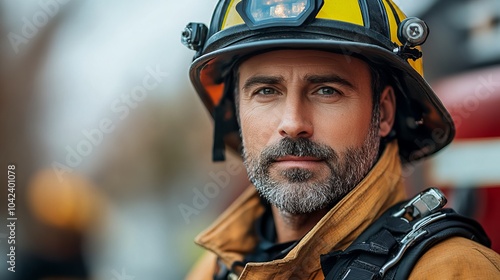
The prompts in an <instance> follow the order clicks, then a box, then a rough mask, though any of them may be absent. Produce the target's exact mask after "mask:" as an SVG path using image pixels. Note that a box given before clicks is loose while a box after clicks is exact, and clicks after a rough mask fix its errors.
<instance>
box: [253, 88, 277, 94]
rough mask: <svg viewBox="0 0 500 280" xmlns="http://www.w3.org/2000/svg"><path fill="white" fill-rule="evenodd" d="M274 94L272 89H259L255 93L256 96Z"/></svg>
mask: <svg viewBox="0 0 500 280" xmlns="http://www.w3.org/2000/svg"><path fill="white" fill-rule="evenodd" d="M275 93H276V90H275V89H273V88H261V89H259V90H258V91H257V94H261V95H271V94H275Z"/></svg>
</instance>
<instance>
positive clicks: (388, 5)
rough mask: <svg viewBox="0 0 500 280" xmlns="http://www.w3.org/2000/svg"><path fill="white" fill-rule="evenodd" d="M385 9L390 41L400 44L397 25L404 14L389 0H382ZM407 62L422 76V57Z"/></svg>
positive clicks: (404, 16)
mask: <svg viewBox="0 0 500 280" xmlns="http://www.w3.org/2000/svg"><path fill="white" fill-rule="evenodd" d="M382 3H384V7H385V10H386V11H387V18H388V20H389V29H390V34H391V41H392V42H395V43H396V44H398V45H402V43H401V41H399V39H398V26H399V24H400V23H401V21H403V20H404V19H405V18H406V15H405V14H404V13H403V11H401V10H400V9H399V8H398V6H396V5H395V4H394V3H393V2H392V1H391V0H384V1H382ZM416 49H418V50H419V51H422V48H421V47H420V46H417V47H416ZM408 63H409V64H410V65H411V67H413V69H415V71H417V72H418V73H419V74H420V76H422V77H423V76H424V69H423V68H424V67H423V63H422V58H419V59H417V60H415V61H413V60H411V59H409V60H408Z"/></svg>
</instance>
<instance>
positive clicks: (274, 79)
mask: <svg viewBox="0 0 500 280" xmlns="http://www.w3.org/2000/svg"><path fill="white" fill-rule="evenodd" d="M284 80H285V79H284V78H283V77H282V76H253V77H250V78H248V79H247V80H246V81H245V83H244V84H243V89H244V90H246V89H248V88H250V87H252V86H254V85H262V84H266V85H276V84H279V83H282V82H283V81H284Z"/></svg>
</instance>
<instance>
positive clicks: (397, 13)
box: [382, 0, 406, 45]
mask: <svg viewBox="0 0 500 280" xmlns="http://www.w3.org/2000/svg"><path fill="white" fill-rule="evenodd" d="M382 2H383V3H384V7H385V10H386V11H387V18H388V19H389V29H390V33H391V41H393V42H394V43H396V44H398V45H402V43H401V42H400V41H399V39H398V25H399V23H400V22H401V21H402V20H403V19H405V18H406V15H405V14H404V13H403V12H402V11H401V10H400V9H399V8H398V7H397V6H396V5H394V3H392V1H389V0H385V1H382Z"/></svg>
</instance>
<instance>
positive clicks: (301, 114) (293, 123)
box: [278, 94, 313, 138]
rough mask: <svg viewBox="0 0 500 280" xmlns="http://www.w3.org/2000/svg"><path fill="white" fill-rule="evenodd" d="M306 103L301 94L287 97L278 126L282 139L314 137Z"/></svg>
mask: <svg viewBox="0 0 500 280" xmlns="http://www.w3.org/2000/svg"><path fill="white" fill-rule="evenodd" d="M306 103H307V102H306V101H305V100H304V99H303V98H301V96H300V95H299V94H297V95H288V96H287V97H286V100H285V102H284V104H283V107H282V110H281V111H282V112H281V122H280V124H279V126H278V131H279V134H280V135H281V136H282V137H291V138H299V137H300V138H309V137H311V136H312V135H313V125H312V122H311V119H310V114H309V106H308V104H306Z"/></svg>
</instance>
